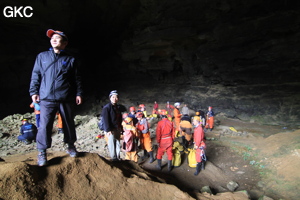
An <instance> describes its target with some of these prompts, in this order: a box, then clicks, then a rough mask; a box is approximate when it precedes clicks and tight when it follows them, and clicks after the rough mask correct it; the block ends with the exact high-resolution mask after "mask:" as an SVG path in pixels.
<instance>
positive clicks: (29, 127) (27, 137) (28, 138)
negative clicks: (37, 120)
mask: <svg viewBox="0 0 300 200" xmlns="http://www.w3.org/2000/svg"><path fill="white" fill-rule="evenodd" d="M20 133H21V135H19V136H18V140H20V141H22V142H24V144H30V143H31V142H32V141H33V140H35V139H36V134H37V128H36V126H35V125H34V124H32V123H29V122H28V120H27V119H23V120H22V126H21V128H20Z"/></svg>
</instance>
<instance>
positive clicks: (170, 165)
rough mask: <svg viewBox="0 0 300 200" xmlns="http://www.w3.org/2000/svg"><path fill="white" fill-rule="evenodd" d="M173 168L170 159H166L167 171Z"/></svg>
mask: <svg viewBox="0 0 300 200" xmlns="http://www.w3.org/2000/svg"><path fill="white" fill-rule="evenodd" d="M172 169H173V166H172V160H168V171H169V172H170V171H171V170H172Z"/></svg>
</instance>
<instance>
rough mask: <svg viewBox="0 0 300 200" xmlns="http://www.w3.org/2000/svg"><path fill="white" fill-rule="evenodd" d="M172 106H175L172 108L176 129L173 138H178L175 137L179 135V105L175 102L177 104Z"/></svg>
mask: <svg viewBox="0 0 300 200" xmlns="http://www.w3.org/2000/svg"><path fill="white" fill-rule="evenodd" d="M174 106H175V108H174V122H175V128H176V130H175V137H178V136H179V135H177V134H179V133H180V121H181V116H182V114H180V110H179V108H180V103H179V102H177V103H175V104H174Z"/></svg>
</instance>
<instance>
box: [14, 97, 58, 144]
mask: <svg viewBox="0 0 300 200" xmlns="http://www.w3.org/2000/svg"><path fill="white" fill-rule="evenodd" d="M29 107H30V108H33V109H34V114H35V122H36V125H34V124H33V123H30V122H29V120H28V119H26V118H24V119H22V126H21V128H20V135H19V136H18V140H19V141H21V142H23V143H24V144H31V143H32V141H35V140H36V135H37V130H38V129H37V128H38V127H39V126H40V114H41V111H40V106H39V104H38V103H34V102H32V103H31V104H30V105H29ZM56 115H57V124H56V127H57V131H58V133H63V122H62V118H61V115H60V113H59V112H57V113H56Z"/></svg>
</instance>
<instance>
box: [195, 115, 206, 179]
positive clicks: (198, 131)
mask: <svg viewBox="0 0 300 200" xmlns="http://www.w3.org/2000/svg"><path fill="white" fill-rule="evenodd" d="M193 125H194V149H196V161H197V166H196V172H195V173H194V175H195V176H197V175H198V174H199V172H200V170H201V169H204V162H205V160H202V157H203V156H205V151H204V149H205V143H204V130H203V128H202V126H201V124H200V117H199V116H195V117H194V118H193Z"/></svg>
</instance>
